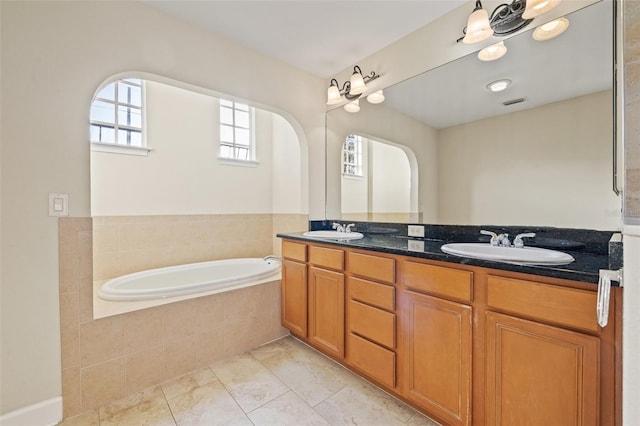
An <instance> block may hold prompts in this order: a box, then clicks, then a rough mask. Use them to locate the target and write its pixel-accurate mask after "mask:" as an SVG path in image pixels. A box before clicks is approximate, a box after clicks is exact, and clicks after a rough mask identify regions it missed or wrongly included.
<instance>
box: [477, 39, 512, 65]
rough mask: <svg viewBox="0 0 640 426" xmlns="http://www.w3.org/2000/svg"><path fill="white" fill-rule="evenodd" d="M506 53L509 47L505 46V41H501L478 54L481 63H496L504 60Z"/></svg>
mask: <svg viewBox="0 0 640 426" xmlns="http://www.w3.org/2000/svg"><path fill="white" fill-rule="evenodd" d="M505 53H507V46H505V45H504V41H501V42H499V43H496V44H492V45H491V46H487V47H485V48H484V49H482V50H481V51H480V52H478V59H480V60H481V61H495V60H496V59H500V58H502V57H503V56H504V55H505Z"/></svg>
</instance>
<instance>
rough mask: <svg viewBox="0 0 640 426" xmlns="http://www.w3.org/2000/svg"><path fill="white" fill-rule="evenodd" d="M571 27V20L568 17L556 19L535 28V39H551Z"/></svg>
mask: <svg viewBox="0 0 640 426" xmlns="http://www.w3.org/2000/svg"><path fill="white" fill-rule="evenodd" d="M567 28H569V20H568V19H567V18H558V19H554V20H553V21H551V22H547V23H546V24H544V25H540V26H539V27H538V28H536V29H535V30H533V35H532V36H533V39H534V40H537V41H545V40H551V39H552V38H556V37H558V36H559V35H560V34H562V33H563V32H565V31H566V30H567Z"/></svg>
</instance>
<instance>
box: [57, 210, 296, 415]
mask: <svg viewBox="0 0 640 426" xmlns="http://www.w3.org/2000/svg"><path fill="white" fill-rule="evenodd" d="M270 221H271V217H269V223H270ZM268 227H269V228H271V225H269V226H268ZM265 239H266V237H265ZM59 245H60V247H59V250H60V259H59V262H60V277H59V278H60V324H61V325H60V329H61V330H60V331H61V341H62V394H63V402H64V417H65V418H67V417H71V416H75V415H77V414H80V413H85V412H87V414H86V416H87V421H92V420H90V419H92V415H91V413H90V410H94V409H96V408H99V407H102V406H104V405H106V404H109V403H111V402H113V401H116V400H120V399H121V398H125V397H127V396H130V395H135V394H136V393H137V392H140V391H142V390H144V389H147V388H149V387H152V386H155V385H158V384H160V383H162V382H164V381H166V380H169V379H172V378H175V377H178V376H181V375H183V374H185V373H188V372H190V371H192V370H195V369H197V368H200V367H202V366H206V365H210V364H212V363H213V362H215V361H217V360H221V359H223V358H227V357H229V356H233V355H237V354H241V353H243V352H246V351H248V350H250V349H252V348H254V347H256V346H258V345H261V344H263V343H265V342H268V341H271V340H273V339H276V338H278V337H280V336H283V335H284V334H286V330H285V329H283V328H282V327H281V326H280V287H279V283H278V282H272V283H267V284H263V285H258V286H254V287H248V288H245V289H240V290H236V291H231V292H227V293H220V294H217V295H212V296H206V297H200V298H196V299H191V300H187V301H182V302H177V303H174V304H170V305H164V306H159V307H155V308H149V309H145V310H141V311H137V312H131V313H127V314H123V315H118V316H113V317H109V318H103V319H100V320H93V315H92V287H93V277H92V273H91V271H92V226H91V219H90V218H63V219H60V221H59ZM265 245H266V246H268V247H269V250H268V251H270V248H271V245H272V242H271V239H270V240H269V242H268V244H265ZM233 250H235V249H233V247H232V248H231V251H233ZM239 255H240V256H243V257H249V255H242V254H239ZM107 424H108V423H107Z"/></svg>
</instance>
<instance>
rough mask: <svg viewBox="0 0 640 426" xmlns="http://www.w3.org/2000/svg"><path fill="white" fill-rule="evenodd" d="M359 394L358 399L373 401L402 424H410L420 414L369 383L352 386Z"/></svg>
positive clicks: (363, 382)
mask: <svg viewBox="0 0 640 426" xmlns="http://www.w3.org/2000/svg"><path fill="white" fill-rule="evenodd" d="M351 388H352V389H354V391H355V392H356V393H357V395H358V397H359V398H361V399H364V400H368V401H371V402H373V403H375V404H376V405H378V406H380V407H382V408H383V410H384V411H385V412H386V413H389V414H392V415H394V416H395V417H396V418H398V419H399V420H400V421H401V422H408V421H409V420H410V419H411V418H412V417H413V416H414V415H416V414H418V412H417V411H416V410H414V409H413V408H411V407H409V406H408V405H406V404H405V403H404V402H401V401H400V400H399V399H396V398H394V397H393V396H391V395H389V394H388V393H386V392H384V391H383V390H381V389H379V388H377V387H376V386H374V385H372V384H371V383H369V382H367V381H364V380H363V381H361V382H359V383H357V384H355V385H352V386H351Z"/></svg>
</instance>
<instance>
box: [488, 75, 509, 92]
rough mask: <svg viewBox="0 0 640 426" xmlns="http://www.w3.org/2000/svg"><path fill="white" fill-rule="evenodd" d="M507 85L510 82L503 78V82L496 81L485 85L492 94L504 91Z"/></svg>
mask: <svg viewBox="0 0 640 426" xmlns="http://www.w3.org/2000/svg"><path fill="white" fill-rule="evenodd" d="M509 85H511V80H507V79H506V78H505V79H503V80H496V81H492V82H491V83H489V84H487V89H489V90H491V91H492V92H502V91H503V90H504V89H506V88H507V87H509Z"/></svg>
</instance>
